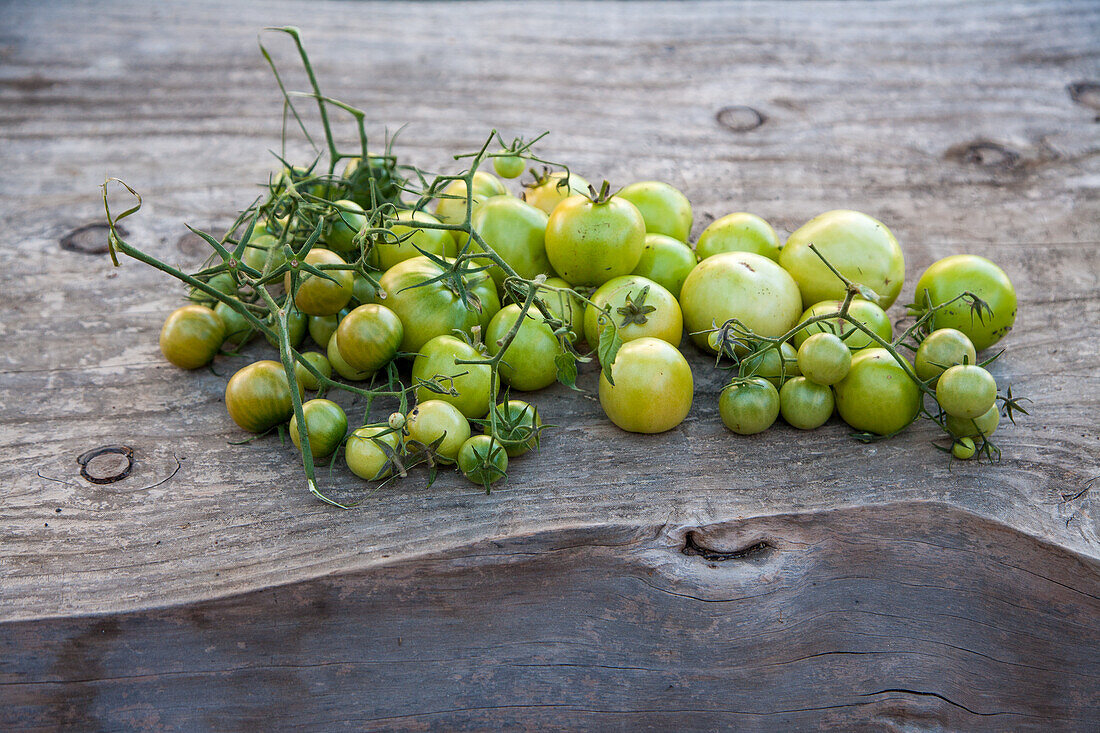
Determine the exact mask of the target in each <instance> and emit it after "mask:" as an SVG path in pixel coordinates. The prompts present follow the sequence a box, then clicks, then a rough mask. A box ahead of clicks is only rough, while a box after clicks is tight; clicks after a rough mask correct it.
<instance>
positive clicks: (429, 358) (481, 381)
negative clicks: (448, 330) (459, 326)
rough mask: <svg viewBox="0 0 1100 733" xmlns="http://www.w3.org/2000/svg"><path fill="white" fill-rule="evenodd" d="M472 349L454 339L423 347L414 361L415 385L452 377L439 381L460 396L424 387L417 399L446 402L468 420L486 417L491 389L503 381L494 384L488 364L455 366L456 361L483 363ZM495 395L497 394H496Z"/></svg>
mask: <svg viewBox="0 0 1100 733" xmlns="http://www.w3.org/2000/svg"><path fill="white" fill-rule="evenodd" d="M484 358H485V356H484V355H483V354H481V353H480V352H479V351H478V350H477V349H475V348H474V347H473V346H470V345H469V344H468V343H466V342H465V341H462V340H460V339H457V338H455V337H454V336H436V337H435V338H433V339H432V340H431V341H429V342H428V343H426V344H424V345H423V346H422V347H420V353H419V354H418V355H417V357H416V359H415V360H414V361H413V367H412V379H413V383H414V384H417V383H419V381H424V382H427V381H431V380H432V378H433V377H435V376H436V375H439V376H441V377H453V379H440V380H439V382H438V383H439V384H440V386H442V387H443V389H454V391H455V392H457V393H458V394H457V395H451V394H438V393H436V392H433V391H432V390H430V389H428V388H427V387H424V386H419V387H417V388H416V399H417V400H418V401H420V400H423V401H427V400H443V401H444V402H449V403H451V404H452V405H454V406H455V407H457V408H458V411H459V412H461V413H462V414H463V415H465V416H466V417H467V418H471V419H473V418H478V417H484V416H485V413H487V412H488V411H489V405H491V404H492V402H491V399H492V392H491V391H490V390H492V388H493V387H494V386H496V387H499V385H500V380H499V379H497V380H496V383H495V384H494V383H493V382H492V381H491V380H492V376H493V375H492V370H491V369H490V368H489V366H488V365H487V364H456V363H455V361H456V360H457V359H484ZM493 391H495V390H493Z"/></svg>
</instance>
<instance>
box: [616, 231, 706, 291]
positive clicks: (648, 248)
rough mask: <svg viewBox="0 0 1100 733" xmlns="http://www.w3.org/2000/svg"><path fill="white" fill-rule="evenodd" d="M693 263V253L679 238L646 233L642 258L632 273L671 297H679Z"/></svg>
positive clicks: (694, 261) (693, 265) (694, 262)
mask: <svg viewBox="0 0 1100 733" xmlns="http://www.w3.org/2000/svg"><path fill="white" fill-rule="evenodd" d="M695 264H696V260H695V253H694V252H692V251H691V247H689V246H687V245H686V244H684V243H683V242H681V241H680V240H679V239H673V238H672V237H667V236H665V235H664V234H647V235H645V248H644V249H643V250H642V258H641V259H640V260H638V264H637V265H636V266H635V267H634V272H633V273H632V274H634V275H641V276H642V277H647V278H649V279H650V280H652V281H653V282H655V283H658V284H660V285H661V287H663V288H664V289H665V290H667V291H668V292H670V293H672V297H674V298H679V297H680V288H682V287H683V286H684V280H686V279H687V276H688V273H689V272H691V270H692V268H693V267H695Z"/></svg>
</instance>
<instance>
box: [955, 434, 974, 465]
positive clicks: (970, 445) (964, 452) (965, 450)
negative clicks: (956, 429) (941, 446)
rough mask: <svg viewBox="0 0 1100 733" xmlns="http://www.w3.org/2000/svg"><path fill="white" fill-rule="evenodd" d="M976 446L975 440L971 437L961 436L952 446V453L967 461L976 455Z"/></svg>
mask: <svg viewBox="0 0 1100 733" xmlns="http://www.w3.org/2000/svg"><path fill="white" fill-rule="evenodd" d="M975 452H976V448H975V446H974V441H973V440H971V439H970V438H959V439H958V440H956V441H955V443H954V445H952V446H951V455H953V456H955V457H956V458H958V459H959V460H960V461H965V460H968V459H970V458H973V457H974V453H975Z"/></svg>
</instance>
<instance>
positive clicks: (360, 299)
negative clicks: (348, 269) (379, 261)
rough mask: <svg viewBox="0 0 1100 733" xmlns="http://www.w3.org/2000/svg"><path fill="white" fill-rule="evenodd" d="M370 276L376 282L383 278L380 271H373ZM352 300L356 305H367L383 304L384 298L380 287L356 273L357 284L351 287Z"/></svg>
mask: <svg viewBox="0 0 1100 733" xmlns="http://www.w3.org/2000/svg"><path fill="white" fill-rule="evenodd" d="M370 274H371V277H373V278H374V280H375V282H378V278H380V277H382V273H381V272H379V271H378V270H371V271H370ZM351 300H352V303H354V304H355V305H366V304H367V303H381V302H382V297H381V293H380V292H379V291H378V287H377V286H376V285H374V283H372V282H371V281H370V280H368V279H367V278H365V277H363V276H362V275H360V274H359V273H358V272H357V273H355V283H354V284H353V285H352V286H351Z"/></svg>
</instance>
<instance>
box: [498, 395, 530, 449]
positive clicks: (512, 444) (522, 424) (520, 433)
mask: <svg viewBox="0 0 1100 733" xmlns="http://www.w3.org/2000/svg"><path fill="white" fill-rule="evenodd" d="M493 410H494V411H495V412H496V416H497V433H496V437H497V439H498V440H499V441H500V442H501V443H502V444H503V445H504V451H505V452H506V453H507V454H508V457H509V458H516V457H518V456H522V455H523V454H524V453H526V452H527V451H529V450H531V449H532V448H535V447H537V446H538V442H539V428H540V427H542V420H541V419H540V418H539V411H538V410H537V409H536V408H535V406H534V405H532V404H531V403H529V402H524V401H523V400H508V402H502V403H501V404H499V405H497V406H496V407H494V408H493Z"/></svg>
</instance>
